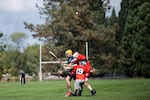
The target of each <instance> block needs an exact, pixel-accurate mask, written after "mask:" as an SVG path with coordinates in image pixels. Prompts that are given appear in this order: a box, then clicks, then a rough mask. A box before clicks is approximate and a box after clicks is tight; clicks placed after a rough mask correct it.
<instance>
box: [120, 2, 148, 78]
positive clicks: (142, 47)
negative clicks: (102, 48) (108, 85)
mask: <svg viewBox="0 0 150 100" xmlns="http://www.w3.org/2000/svg"><path fill="white" fill-rule="evenodd" d="M149 8H150V1H148V0H140V1H134V0H130V1H129V10H128V17H127V20H126V24H125V30H124V33H125V34H124V36H123V38H122V46H123V48H124V50H125V51H126V55H125V56H126V58H127V59H128V60H130V64H129V65H126V66H129V67H128V68H127V70H128V71H127V72H128V74H130V75H131V76H132V75H139V76H141V75H144V76H146V77H147V76H150V74H149V73H148V72H147V71H148V70H149V71H150V68H149V67H148V66H150V62H149V61H148V59H150V56H149V53H150V46H149V43H150V39H149V37H150V31H149V28H150V26H149V19H150V9H149ZM146 69H147V70H146Z"/></svg>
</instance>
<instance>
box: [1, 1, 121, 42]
mask: <svg viewBox="0 0 150 100" xmlns="http://www.w3.org/2000/svg"><path fill="white" fill-rule="evenodd" d="M120 1H121V0H110V5H112V6H114V7H115V10H116V12H118V11H119V10H120ZM36 3H37V4H38V5H39V6H42V3H43V0H0V32H2V33H4V36H9V35H10V34H12V33H14V32H24V33H27V34H28V39H27V41H26V42H27V44H35V43H38V41H37V40H35V39H33V37H32V34H33V33H31V32H30V31H29V30H28V29H25V28H24V24H23V22H24V21H26V22H28V23H33V24H42V23H44V20H43V19H41V18H40V15H39V12H38V9H37V8H36V6H35V5H36ZM109 15H110V13H107V14H106V16H109Z"/></svg>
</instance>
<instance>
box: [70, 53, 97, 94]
mask: <svg viewBox="0 0 150 100" xmlns="http://www.w3.org/2000/svg"><path fill="white" fill-rule="evenodd" d="M72 56H73V59H72V61H70V63H69V64H68V66H69V67H71V66H72V65H73V64H74V63H77V64H78V65H80V63H85V65H86V69H87V70H88V71H89V72H87V73H86V78H85V83H84V85H85V86H86V88H87V89H88V90H90V92H91V94H92V95H95V94H96V90H94V89H93V88H92V86H91V85H90V84H89V83H88V78H89V77H90V73H91V72H93V71H94V69H93V68H92V67H91V64H90V62H89V61H88V60H87V59H86V56H85V55H84V54H80V53H78V52H75V53H74V54H73V55H72Z"/></svg>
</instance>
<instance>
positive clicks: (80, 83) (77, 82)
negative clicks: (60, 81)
mask: <svg viewBox="0 0 150 100" xmlns="http://www.w3.org/2000/svg"><path fill="white" fill-rule="evenodd" d="M84 82H85V80H75V83H74V89H75V90H77V89H80V90H82V86H83V84H84Z"/></svg>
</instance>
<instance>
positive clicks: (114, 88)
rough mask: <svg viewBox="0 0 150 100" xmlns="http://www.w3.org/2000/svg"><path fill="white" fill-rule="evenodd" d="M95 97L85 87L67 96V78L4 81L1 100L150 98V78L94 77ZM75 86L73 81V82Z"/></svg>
mask: <svg viewBox="0 0 150 100" xmlns="http://www.w3.org/2000/svg"><path fill="white" fill-rule="evenodd" d="M89 82H90V83H91V84H92V86H93V87H94V88H95V89H96V90H97V94H96V95H95V96H91V95H90V92H89V91H88V90H87V89H86V88H84V91H83V94H82V96H81V97H68V98H66V97H64V95H65V92H66V84H65V81H64V80H49V81H42V82H40V81H30V82H27V83H26V84H25V85H21V84H20V83H19V82H1V83H0V100H150V79H116V80H112V79H111V80H103V79H100V80H90V81H89ZM72 86H73V82H72Z"/></svg>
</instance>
